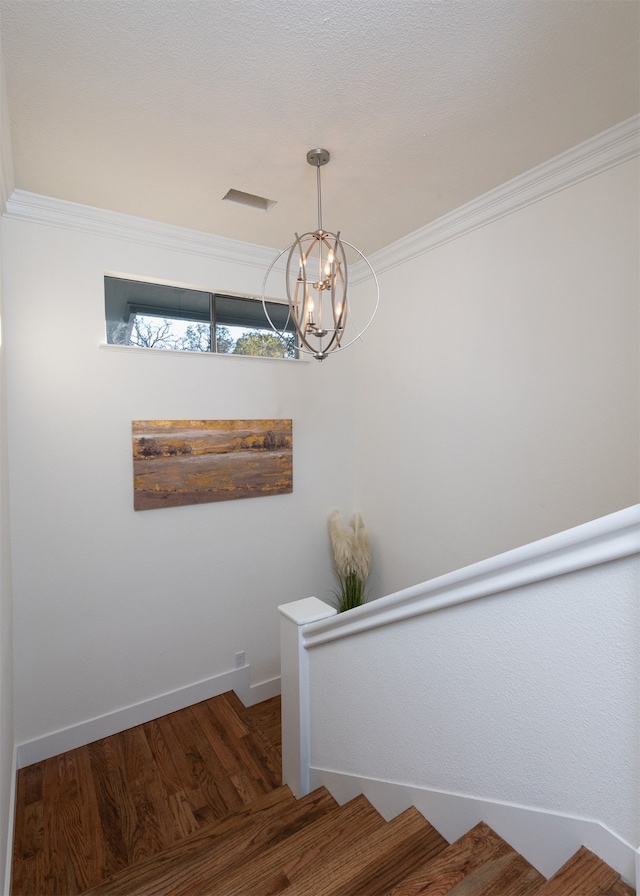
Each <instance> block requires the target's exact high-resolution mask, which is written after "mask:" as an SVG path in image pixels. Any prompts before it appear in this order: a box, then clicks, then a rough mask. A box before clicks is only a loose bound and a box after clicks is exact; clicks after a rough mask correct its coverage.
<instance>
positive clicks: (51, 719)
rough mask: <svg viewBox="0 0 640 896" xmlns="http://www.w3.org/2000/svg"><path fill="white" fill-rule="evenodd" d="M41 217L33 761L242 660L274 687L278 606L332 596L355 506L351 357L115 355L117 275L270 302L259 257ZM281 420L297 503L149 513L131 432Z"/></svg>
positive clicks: (35, 324) (62, 209) (21, 368)
mask: <svg viewBox="0 0 640 896" xmlns="http://www.w3.org/2000/svg"><path fill="white" fill-rule="evenodd" d="M32 198H33V197H32ZM44 205H45V206H46V210H47V213H48V214H49V213H50V212H51V209H52V206H55V209H54V210H53V213H51V214H50V220H48V221H47V223H38V222H37V220H35V218H37V215H34V216H33V218H34V220H27V219H26V218H25V216H23V217H22V218H21V217H20V215H19V214H17V213H16V212H15V209H14V211H11V212H10V213H9V214H8V215H7V216H6V217H5V218H4V220H3V238H4V261H5V270H4V292H5V306H6V307H5V315H6V319H5V321H4V327H5V336H6V345H7V389H8V427H9V449H10V461H11V468H12V469H11V476H12V478H11V493H12V494H11V497H12V515H11V525H12V538H13V544H12V549H13V583H14V654H15V694H16V713H15V739H16V741H17V743H18V744H25V743H27V742H40V743H41V744H46V743H47V738H48V737H49V736H51V735H54V734H55V733H56V732H61V731H62V732H64V731H75V732H78V731H81V730H82V726H83V725H84V724H85V723H89V722H91V720H95V719H111V720H113V719H115V718H118V717H119V716H118V714H119V713H121V712H123V711H125V710H127V708H129V707H132V706H145V705H146V704H148V703H149V701H151V702H153V701H154V700H155V699H156V698H160V697H162V695H167V694H172V693H174V692H178V693H189V688H190V687H191V686H194V685H197V684H198V683H199V682H207V681H212V682H214V681H216V680H217V678H218V677H219V676H221V675H224V674H226V673H229V672H230V671H231V670H233V669H234V667H235V655H236V653H237V652H239V651H244V652H245V656H246V662H247V664H248V665H249V666H250V670H251V682H250V684H251V685H252V686H254V687H255V686H258V685H260V684H261V683H262V682H272V681H273V679H275V678H277V677H278V676H279V672H280V669H279V662H280V660H279V619H278V613H277V606H278V605H279V604H281V603H283V602H286V601H290V600H294V599H296V598H298V597H299V595H300V594H301V593H302V594H306V593H308V592H309V590H310V589H312V590H315V591H316V593H317V594H320V595H326V596H327V597H329V596H330V594H331V589H332V588H333V577H332V572H331V561H330V556H329V545H328V539H327V536H326V519H327V516H328V514H329V512H330V511H331V509H332V508H333V507H334V506H341V505H342V504H343V502H344V505H345V506H346V509H350V508H351V506H352V494H353V465H352V457H353V437H352V419H353V413H352V399H351V390H350V389H349V388H347V389H345V388H344V383H345V382H347V383H350V382H351V381H352V365H353V355H352V354H349V353H348V352H345V353H344V354H342V355H340V356H337V357H335V358H332V359H331V360H329V361H327V362H325V363H324V364H322V365H320V364H317V363H316V362H287V361H277V360H265V359H254V358H242V357H232V356H228V357H226V356H211V355H199V354H178V353H170V352H145V351H144V350H127V349H118V348H115V347H113V348H110V347H106V348H105V347H103V346H102V345H101V344H102V343H103V342H104V338H105V337H104V292H103V277H104V274H105V272H111V273H120V274H125V275H126V274H129V275H133V276H135V277H141V278H154V279H158V280H160V281H168V282H172V283H181V284H186V285H190V286H199V287H202V288H204V289H212V290H222V291H225V290H226V291H232V292H240V293H244V292H246V293H249V294H254V295H256V294H258V295H259V294H260V291H261V285H262V278H263V275H264V268H263V267H261V266H260V265H258V264H256V263H254V259H253V258H251V257H250V256H251V247H247V263H245V264H243V263H242V262H241V261H239V260H238V258H239V256H240V255H241V251H240V250H241V249H242V246H241V245H237V246H236V254H235V256H234V257H233V258H230V260H227V261H225V260H223V259H222V258H221V257H220V256H219V255H216V253H215V252H212V251H209V247H208V245H207V243H206V241H205V240H203V241H202V245H200V244H195V243H193V240H192V235H191V234H186V237H185V239H184V240H181V239H177V238H176V240H175V241H174V242H173V243H170V242H169V241H168V240H167V239H166V238H165V235H164V233H163V234H162V235H161V238H160V243H161V242H162V240H164V241H165V244H164V245H162V244H156V242H154V239H153V238H152V237H150V236H149V233H148V232H147V231H146V230H144V229H142V230H140V229H139V228H138V223H139V222H136V220H135V219H125V217H124V216H120V217H118V216H114V215H110V216H109V220H108V222H106V223H105V222H103V221H102V217H104V216H101V215H100V214H99V213H97V214H96V216H95V218H96V226H95V228H94V230H93V231H91V232H89V231H88V229H86V228H85V229H83V227H82V225H81V226H79V227H76V226H75V222H76V220H77V218H78V216H79V215H80V216H81V217H83V221H85V219H86V218H87V216H89V218H90V217H91V214H90V210H89V211H88V210H86V209H83V208H80V209H78V207H73V206H71V205H70V204H65V203H55V202H52V201H47V202H44ZM151 230H153V228H152V227H151ZM156 230H159V228H156ZM165 230H167V228H165ZM176 233H178V232H177V231H176ZM119 234H120V236H119ZM136 236H137V238H135V237H136ZM178 236H180V234H179V233H178ZM192 244H193V250H190V249H189V246H190V245H192ZM273 417H284V418H291V419H292V420H293V445H294V448H293V451H294V490H293V494H290V495H280V496H272V497H263V498H255V499H248V500H247V499H245V500H235V501H225V502H221V503H213V504H203V505H198V506H189V507H177V508H165V509H160V510H150V511H145V512H134V510H133V493H132V488H133V485H132V458H131V421H132V420H139V419H151V420H153V419H245V418H273ZM200 699H202V698H200ZM125 714H126V713H125ZM128 717H129V716H127V718H128ZM74 736H75V735H74ZM50 742H52V741H50Z"/></svg>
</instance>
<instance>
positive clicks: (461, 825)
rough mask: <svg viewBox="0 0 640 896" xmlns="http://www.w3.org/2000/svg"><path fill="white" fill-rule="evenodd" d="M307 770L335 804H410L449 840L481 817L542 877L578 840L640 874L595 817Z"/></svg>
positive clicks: (625, 872)
mask: <svg viewBox="0 0 640 896" xmlns="http://www.w3.org/2000/svg"><path fill="white" fill-rule="evenodd" d="M310 773H311V785H312V787H313V788H315V787H320V786H321V785H324V786H325V787H326V788H327V790H328V791H329V792H330V793H331V795H332V796H333V797H334V799H336V800H337V802H338V803H340V804H342V803H345V802H346V801H347V800H350V799H352V798H353V797H354V796H357V795H358V794H360V793H363V794H364V795H365V796H366V797H367V799H368V800H369V801H370V802H371V803H372V804H373V805H374V806H375V808H376V809H377V810H378V812H380V814H381V815H382V816H383V817H384V818H385V819H386V820H387V821H388V820H389V819H391V818H395V816H396V815H399V814H400V812H403V811H404V810H405V809H407V808H408V807H409V806H415V807H416V809H418V810H419V811H420V812H421V813H422V814H423V815H424V817H425V818H427V819H428V821H429V822H430V823H431V824H432V825H433V826H434V827H435V828H437V830H438V831H440V833H441V834H442V836H443V837H445V838H446V839H447V840H448V841H449V842H450V843H451V842H453V841H454V840H457V838H458V837H460V836H462V834H464V833H466V831H468V830H469V829H470V828H472V827H473V826H474V825H476V824H477V823H478V822H479V821H485V822H486V823H487V824H488V825H489V826H490V827H492V828H493V829H494V831H496V833H497V834H499V835H500V836H501V837H502V838H503V839H504V840H506V841H507V842H508V843H510V844H511V846H513V847H514V849H516V850H517V851H518V852H519V853H521V855H523V856H524V857H525V859H527V861H529V862H531V864H532V865H534V866H535V867H536V868H537V869H538V871H540V872H541V873H542V874H544V876H545V877H551V876H552V875H553V874H555V872H556V871H557V870H558V868H560V867H561V866H562V865H564V863H565V862H566V861H567V859H568V858H570V856H572V855H573V854H574V852H576V850H577V849H579V848H580V846H583V845H584V846H586V847H587V848H588V849H590V850H591V851H592V852H594V853H595V854H596V855H597V856H599V857H600V858H601V859H603V860H604V861H605V862H607V864H609V865H611V867H612V868H615V870H616V871H617V872H618V873H619V874H620V875H621V876H622V878H623V879H624V880H625V881H626V882H627V883H629V884H631V885H632V886H633V887H635V886H636V880H637V879H640V877H636V874H637V873H638V875H640V853H639V851H638V850H636V849H635V848H634V847H633V846H631V844H630V843H627V842H625V841H624V840H622V839H621V838H620V837H618V836H617V834H614V833H613V831H610V830H609V829H608V828H606V827H605V826H604V825H602V824H600V823H599V822H597V821H590V820H589V819H585V818H578V817H574V816H570V815H563V814H560V813H555V812H547V811H544V810H541V809H535V808H532V807H529V806H518V805H511V804H509V803H500V802H495V801H493V800H486V799H478V798H476V797H470V796H462V795H460V794H455V793H446V792H443V791H438V790H430V789H428V788H421V787H410V786H407V785H405V784H396V783H395V782H392V781H379V780H374V779H371V778H362V777H358V776H357V775H347V774H342V773H340V772H332V771H329V770H327V769H321V768H311V770H310ZM636 864H638V866H639V867H638V869H637V870H636Z"/></svg>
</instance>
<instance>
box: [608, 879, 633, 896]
mask: <svg viewBox="0 0 640 896" xmlns="http://www.w3.org/2000/svg"><path fill="white" fill-rule="evenodd" d="M605 896H636V891H635V890H634V889H633V887H632V886H630V885H629V884H625V882H624V881H623V880H622V879H620V880H617V881H616V882H615V883H614V884H613V886H611V887H609V889H608V890H607V892H606V893H605Z"/></svg>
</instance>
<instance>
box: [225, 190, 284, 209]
mask: <svg viewBox="0 0 640 896" xmlns="http://www.w3.org/2000/svg"><path fill="white" fill-rule="evenodd" d="M225 200H227V201H228V202H237V203H239V205H247V206H249V208H257V209H258V211H261V212H268V211H269V209H270V208H273V206H274V205H275V204H276V200H275V199H265V198H264V196H254V195H253V193H243V192H242V190H228V191H227V194H226V196H223V197H222V201H223V202H224V201H225Z"/></svg>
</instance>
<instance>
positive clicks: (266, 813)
mask: <svg viewBox="0 0 640 896" xmlns="http://www.w3.org/2000/svg"><path fill="white" fill-rule="evenodd" d="M281 755H282V745H281V742H280V700H279V698H275V699H274V700H270V701H267V702H265V703H261V704H259V705H258V706H255V707H251V708H245V707H244V706H243V705H242V703H241V702H240V701H239V700H238V698H237V697H236V696H235V694H233V693H227V694H223V695H222V696H220V697H215V698H213V699H211V700H206V701H204V702H203V703H199V704H197V705H196V706H191V707H188V708H187V709H184V710H181V711H180V712H177V713H172V714H171V715H168V716H164V717H163V718H160V719H156V720H155V721H153V722H149V723H147V724H145V725H140V726H138V727H137V728H131V729H129V730H128V731H123V732H121V733H119V734H115V735H113V736H112V737H107V738H104V739H102V740H99V741H96V742H95V743H92V744H89V745H88V746H86V747H82V748H80V749H78V750H71V751H69V752H68V753H64V754H62V755H60V756H55V757H53V758H52V759H49V760H47V761H45V762H41V763H37V764H35V765H32V766H30V767H29V768H26V769H22V770H21V771H20V773H19V776H18V790H17V808H16V831H15V850H14V865H13V887H12V896H78V894H80V893H82V894H85V896H276V894H281V896H445V894H449V896H570V894H575V896H633V893H634V891H633V889H632V888H631V887H629V886H627V885H626V884H624V883H623V882H622V881H621V880H620V876H619V875H618V874H617V873H616V872H615V871H614V870H613V869H611V868H609V867H608V866H607V865H605V864H604V863H603V862H602V861H601V860H600V859H598V858H597V857H596V856H595V855H593V854H592V853H591V852H589V850H587V849H585V848H584V847H583V848H582V849H580V850H579V851H578V852H577V853H576V854H575V855H574V856H573V857H572V858H571V859H570V860H569V861H568V862H567V863H566V864H565V865H564V866H563V867H562V868H561V869H560V870H559V871H558V872H557V874H555V875H554V876H553V877H552V878H551V880H549V881H545V879H544V878H543V876H542V875H541V874H539V873H538V871H536V869H535V868H533V867H532V866H531V865H530V864H529V863H528V862H526V861H525V860H524V859H523V857H522V856H520V855H519V854H518V853H517V852H516V851H515V850H514V849H513V848H512V847H511V846H510V845H509V844H508V843H507V842H506V841H505V840H503V839H502V838H501V837H500V836H498V834H497V833H496V832H495V831H493V830H492V829H491V828H489V827H488V826H487V825H486V824H485V823H484V822H480V823H479V824H477V825H476V826H475V827H474V828H472V829H471V830H470V831H467V833H465V834H463V835H462V836H461V837H460V838H459V839H458V840H456V841H455V843H452V844H448V843H447V841H446V840H444V838H443V837H442V836H441V835H440V834H439V833H438V832H437V831H436V830H435V828H433V827H432V826H431V825H430V824H429V822H428V821H427V820H426V819H424V818H423V816H422V815H421V814H420V813H419V812H418V811H417V810H416V809H415V808H409V809H407V810H406V811H405V812H402V813H401V814H400V815H398V816H397V817H395V818H393V819H392V820H391V821H389V822H385V821H384V819H383V818H382V816H381V815H380V814H379V813H378V812H377V811H376V809H375V808H374V807H373V806H372V805H371V804H370V803H369V801H368V800H367V799H366V798H365V797H364V796H363V795H362V794H361V795H360V796H357V797H355V798H354V799H352V800H350V801H349V802H347V803H345V804H344V805H342V806H338V804H337V803H336V801H335V800H334V799H333V797H331V796H330V794H329V793H328V792H327V791H326V790H325V789H324V788H319V789H318V790H316V791H314V792H313V793H311V794H308V795H307V796H306V797H304V798H303V799H301V800H295V799H294V797H293V794H292V793H291V791H290V789H289V788H288V787H282V786H280V784H281V782H280V777H281V772H280V769H281Z"/></svg>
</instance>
